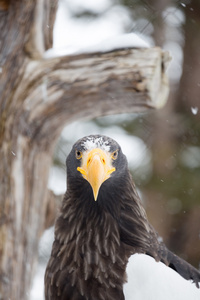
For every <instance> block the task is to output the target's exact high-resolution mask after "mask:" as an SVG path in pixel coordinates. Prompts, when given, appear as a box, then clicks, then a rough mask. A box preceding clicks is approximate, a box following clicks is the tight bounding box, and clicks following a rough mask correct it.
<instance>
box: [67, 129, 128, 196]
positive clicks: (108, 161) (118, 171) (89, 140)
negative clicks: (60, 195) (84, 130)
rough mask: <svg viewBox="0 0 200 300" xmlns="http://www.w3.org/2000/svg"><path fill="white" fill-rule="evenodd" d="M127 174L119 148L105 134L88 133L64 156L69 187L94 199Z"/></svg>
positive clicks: (109, 191)
mask: <svg viewBox="0 0 200 300" xmlns="http://www.w3.org/2000/svg"><path fill="white" fill-rule="evenodd" d="M127 175H128V167H127V159H126V157H125V155H124V154H123V153H122V150H121V147H120V146H119V144H118V143H117V142H116V141H114V140H113V139H111V138H109V137H107V136H103V135H90V136H87V137H84V138H82V139H80V140H78V141H77V142H76V143H75V144H74V146H73V148H72V150H71V152H70V154H69V155H68V157H67V178H68V188H70V189H71V190H73V191H74V192H75V193H76V195H78V192H79V191H80V192H81V195H82V196H83V194H84V193H85V194H87V196H88V195H90V198H93V200H95V201H97V200H98V201H101V198H102V196H103V195H105V193H107V194H111V191H112V192H114V191H115V190H118V189H119V188H120V187H121V186H123V181H124V180H126V178H127ZM75 186H76V190H75ZM111 186H112V187H114V188H115V189H111V188H110V187H111ZM73 187H74V188H73ZM108 187H109V188H108ZM110 196H111V195H110Z"/></svg>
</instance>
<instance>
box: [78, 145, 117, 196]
mask: <svg viewBox="0 0 200 300" xmlns="http://www.w3.org/2000/svg"><path fill="white" fill-rule="evenodd" d="M77 170H78V171H79V172H80V173H81V174H82V175H83V178H85V179H86V180H87V181H88V182H89V183H90V185H91V187H92V190H93V195H94V200H95V201H96V200H97V197H98V193H99V189H100V187H101V185H102V183H103V182H104V181H105V180H107V179H108V178H109V177H110V174H111V173H112V172H114V171H115V168H113V166H112V163H111V157H110V156H109V154H108V153H106V152H104V151H103V150H101V149H99V148H95V149H92V150H91V151H89V152H86V153H83V156H82V164H81V167H78V168H77Z"/></svg>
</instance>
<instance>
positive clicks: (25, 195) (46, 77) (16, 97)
mask: <svg viewBox="0 0 200 300" xmlns="http://www.w3.org/2000/svg"><path fill="white" fill-rule="evenodd" d="M1 3H2V6H0V41H1V43H0V73H1V74H0V75H1V81H0V82H1V85H0V161H1V164H0V182H1V184H0V299H15V300H18V299H21V300H22V299H26V298H27V291H28V288H29V286H30V282H31V277H32V270H33V265H34V262H35V260H36V257H37V246H38V239H39V237H40V235H41V233H42V231H43V230H44V227H45V226H46V223H48V221H47V222H46V221H45V215H46V211H47V208H48V191H47V180H48V173H49V168H50V165H51V158H52V153H53V149H54V145H55V143H56V140H57V138H58V136H59V134H60V131H61V130H62V128H63V126H64V125H65V124H66V123H69V122H71V121H73V120H77V119H78V118H85V117H87V118H89V117H95V116H99V115H102V114H104V115H105V114H111V113H120V112H138V111H144V110H146V109H152V108H157V107H159V106H161V105H162V104H163V103H164V102H165V101H166V98H167V94H168V84H167V79H166V76H165V73H164V72H165V62H166V59H167V56H166V55H165V54H163V52H162V51H161V50H160V49H159V48H153V49H128V50H119V51H114V52H110V53H94V54H83V55H78V56H71V57H67V56H66V57H62V58H53V59H46V60H45V59H43V58H42V57H43V53H44V51H45V50H47V49H48V48H50V47H51V45H52V29H53V24H54V19H55V13H56V7H57V1H56V0H38V1H31V0H28V1H25V0H20V1H18V0H17V1H16V0H10V1H1V2H0V4H1Z"/></svg>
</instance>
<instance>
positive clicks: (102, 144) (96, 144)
mask: <svg viewBox="0 0 200 300" xmlns="http://www.w3.org/2000/svg"><path fill="white" fill-rule="evenodd" d="M81 146H83V147H84V148H85V149H86V150H89V151H90V150H92V149H95V148H100V149H102V150H104V151H110V146H109V142H108V141H104V140H103V138H102V137H88V138H87V140H86V141H84V142H83V143H82V144H81Z"/></svg>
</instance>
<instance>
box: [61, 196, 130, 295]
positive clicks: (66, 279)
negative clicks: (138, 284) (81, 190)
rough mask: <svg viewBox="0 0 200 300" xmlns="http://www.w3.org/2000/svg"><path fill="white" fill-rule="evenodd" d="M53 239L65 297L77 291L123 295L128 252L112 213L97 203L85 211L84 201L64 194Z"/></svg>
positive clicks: (89, 293) (81, 292) (75, 293)
mask: <svg viewBox="0 0 200 300" xmlns="http://www.w3.org/2000/svg"><path fill="white" fill-rule="evenodd" d="M83 212H84V213H83ZM55 239H56V242H55V243H57V244H58V246H57V249H58V250H57V253H56V254H55V255H57V256H58V257H59V261H60V264H59V269H60V270H61V272H60V273H58V278H57V286H60V289H61V290H65V292H64V293H66V297H67V293H72V294H73V293H74V295H77V293H79V294H80V295H82V296H83V297H84V298H81V299H104V300H105V299H109V300H111V299H119V300H122V299H124V296H123V290H122V287H123V283H124V282H125V276H126V274H125V269H126V264H127V260H128V253H127V250H126V249H125V246H124V244H122V243H121V241H120V232H119V228H118V225H117V222H116V220H114V219H113V217H112V215H111V214H109V213H108V212H106V211H103V210H101V209H100V208H97V207H96V208H94V207H93V208H91V207H90V209H89V210H88V213H86V211H85V209H84V205H80V203H73V202H71V199H70V196H69V195H67V194H66V196H65V199H64V201H63V206H62V209H61V215H60V217H59V219H58V220H57V223H56V227H55ZM66 286H68V288H66ZM67 289H68V291H67ZM60 292H61V294H62V293H63V291H60ZM80 297H81V296H80ZM66 299H67V298H66ZM70 299H73V297H72V298H70ZM74 299H75V296H74ZM77 299H79V298H77Z"/></svg>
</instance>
